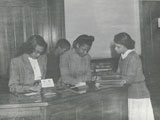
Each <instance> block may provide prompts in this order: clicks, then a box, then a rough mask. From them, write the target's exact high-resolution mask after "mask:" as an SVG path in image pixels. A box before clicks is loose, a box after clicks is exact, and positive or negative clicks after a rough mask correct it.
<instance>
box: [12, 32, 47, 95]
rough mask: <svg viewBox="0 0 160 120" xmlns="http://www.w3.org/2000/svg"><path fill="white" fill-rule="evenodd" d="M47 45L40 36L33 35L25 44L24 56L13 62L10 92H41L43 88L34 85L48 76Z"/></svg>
mask: <svg viewBox="0 0 160 120" xmlns="http://www.w3.org/2000/svg"><path fill="white" fill-rule="evenodd" d="M46 50H47V43H46V42H45V40H44V38H43V37H41V36H40V35H32V36H31V37H29V39H28V40H27V41H26V42H25V43H24V44H23V51H22V54H21V55H20V56H18V57H16V58H13V59H12V60H11V64H10V79H9V89H10V92H16V93H24V92H30V91H40V89H41V86H40V85H39V84H36V85H35V84H34V83H36V81H38V80H41V79H44V78H45V75H46V64H47V57H46V55H45V53H46Z"/></svg>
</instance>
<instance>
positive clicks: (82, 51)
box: [76, 44, 90, 57]
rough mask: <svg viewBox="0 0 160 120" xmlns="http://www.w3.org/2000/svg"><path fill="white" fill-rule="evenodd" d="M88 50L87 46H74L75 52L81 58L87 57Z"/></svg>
mask: <svg viewBox="0 0 160 120" xmlns="http://www.w3.org/2000/svg"><path fill="white" fill-rule="evenodd" d="M89 50H90V46H88V45H87V44H84V45H81V46H80V45H79V44H77V46H76V52H77V54H78V55H79V56H81V57H83V56H85V55H87V54H88V51H89Z"/></svg>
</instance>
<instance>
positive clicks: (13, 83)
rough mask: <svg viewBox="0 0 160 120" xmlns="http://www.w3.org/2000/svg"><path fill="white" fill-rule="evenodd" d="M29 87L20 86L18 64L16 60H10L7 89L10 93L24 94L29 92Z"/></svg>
mask: <svg viewBox="0 0 160 120" xmlns="http://www.w3.org/2000/svg"><path fill="white" fill-rule="evenodd" d="M30 87H31V86H27V85H21V84H20V69H19V62H18V61H17V60H16V59H13V60H11V64H10V79H9V89H10V92H18V93H20V92H26V91H29V89H30Z"/></svg>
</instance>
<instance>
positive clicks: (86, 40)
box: [72, 34, 94, 48]
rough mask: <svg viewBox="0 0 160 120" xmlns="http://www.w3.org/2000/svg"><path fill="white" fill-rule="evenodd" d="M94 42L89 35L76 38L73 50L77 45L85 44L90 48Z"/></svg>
mask: <svg viewBox="0 0 160 120" xmlns="http://www.w3.org/2000/svg"><path fill="white" fill-rule="evenodd" d="M93 41H94V37H93V36H89V35H85V34H83V35H80V36H79V37H77V39H76V40H75V41H73V44H72V46H73V48H76V45H77V44H79V45H80V46H82V45H84V44H87V45H88V46H90V47H91V46H92V43H93Z"/></svg>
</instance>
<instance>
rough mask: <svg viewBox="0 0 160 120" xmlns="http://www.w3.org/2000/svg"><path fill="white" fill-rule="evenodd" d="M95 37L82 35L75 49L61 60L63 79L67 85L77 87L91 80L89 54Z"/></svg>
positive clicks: (76, 41)
mask: <svg viewBox="0 0 160 120" xmlns="http://www.w3.org/2000/svg"><path fill="white" fill-rule="evenodd" d="M93 41H94V37H93V36H88V35H80V36H79V37H78V38H77V39H76V40H75V41H74V44H73V48H72V49H71V50H69V51H67V52H66V53H65V54H64V55H62V56H61V58H60V71H61V79H62V82H63V83H65V84H70V85H76V84H78V83H80V82H86V81H89V80H91V69H90V60H91V57H90V55H89V54H88V52H89V50H90V48H91V46H92V42H93Z"/></svg>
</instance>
